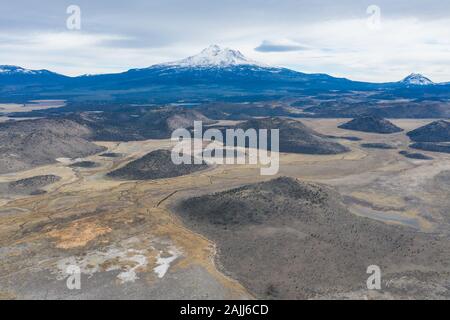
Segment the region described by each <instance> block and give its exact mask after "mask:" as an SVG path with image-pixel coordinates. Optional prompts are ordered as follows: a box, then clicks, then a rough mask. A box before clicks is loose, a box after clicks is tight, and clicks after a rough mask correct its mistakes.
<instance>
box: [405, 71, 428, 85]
mask: <svg viewBox="0 0 450 320" xmlns="http://www.w3.org/2000/svg"><path fill="white" fill-rule="evenodd" d="M400 82H401V83H404V84H409V85H414V86H429V85H433V84H434V82H433V81H431V80H430V79H428V78H427V77H424V76H423V75H421V74H419V73H411V74H410V75H409V76H407V77H406V78H405V79H403V80H402V81H400Z"/></svg>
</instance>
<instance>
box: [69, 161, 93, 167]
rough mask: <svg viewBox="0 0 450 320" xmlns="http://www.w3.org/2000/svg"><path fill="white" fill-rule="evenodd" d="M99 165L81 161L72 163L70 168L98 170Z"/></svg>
mask: <svg viewBox="0 0 450 320" xmlns="http://www.w3.org/2000/svg"><path fill="white" fill-rule="evenodd" d="M98 166H99V164H98V163H96V162H93V161H80V162H75V163H72V164H71V165H70V166H69V167H71V168H96V167H98Z"/></svg>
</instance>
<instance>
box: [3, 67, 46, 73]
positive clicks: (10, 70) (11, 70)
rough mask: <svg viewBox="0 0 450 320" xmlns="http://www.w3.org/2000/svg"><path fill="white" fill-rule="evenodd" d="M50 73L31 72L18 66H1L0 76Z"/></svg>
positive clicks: (42, 71)
mask: <svg viewBox="0 0 450 320" xmlns="http://www.w3.org/2000/svg"><path fill="white" fill-rule="evenodd" d="M48 73H50V71H47V70H29V69H24V68H21V67H17V66H9V65H0V74H7V75H14V74H30V75H38V74H48Z"/></svg>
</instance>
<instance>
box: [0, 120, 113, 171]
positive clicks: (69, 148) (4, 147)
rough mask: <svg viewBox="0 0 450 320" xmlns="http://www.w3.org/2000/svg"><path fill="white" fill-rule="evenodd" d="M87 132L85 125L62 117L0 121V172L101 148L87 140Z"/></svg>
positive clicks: (89, 133) (26, 167)
mask: <svg viewBox="0 0 450 320" xmlns="http://www.w3.org/2000/svg"><path fill="white" fill-rule="evenodd" d="M91 134H92V132H91V131H90V130H89V129H88V128H87V127H85V126H82V125H80V124H78V123H76V122H73V121H70V120H62V119H38V120H26V121H16V122H8V123H0V174H1V173H8V172H15V171H19V170H25V169H29V168H32V167H35V166H39V165H45V164H50V163H54V162H56V161H55V159H57V158H80V157H86V156H89V155H93V154H96V153H99V152H102V151H104V150H105V148H104V147H100V146H98V145H96V144H94V143H92V142H90V141H89V139H90V137H91Z"/></svg>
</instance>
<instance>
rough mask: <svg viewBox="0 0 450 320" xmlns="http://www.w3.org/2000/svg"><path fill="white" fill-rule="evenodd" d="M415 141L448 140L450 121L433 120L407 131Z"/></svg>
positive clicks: (449, 139)
mask: <svg viewBox="0 0 450 320" xmlns="http://www.w3.org/2000/svg"><path fill="white" fill-rule="evenodd" d="M407 135H408V136H409V137H410V139H411V140H413V141H416V142H447V141H448V142H450V122H448V121H445V120H439V121H434V122H432V123H430V124H427V125H426V126H423V127H420V128H417V129H415V130H412V131H410V132H408V133H407Z"/></svg>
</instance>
